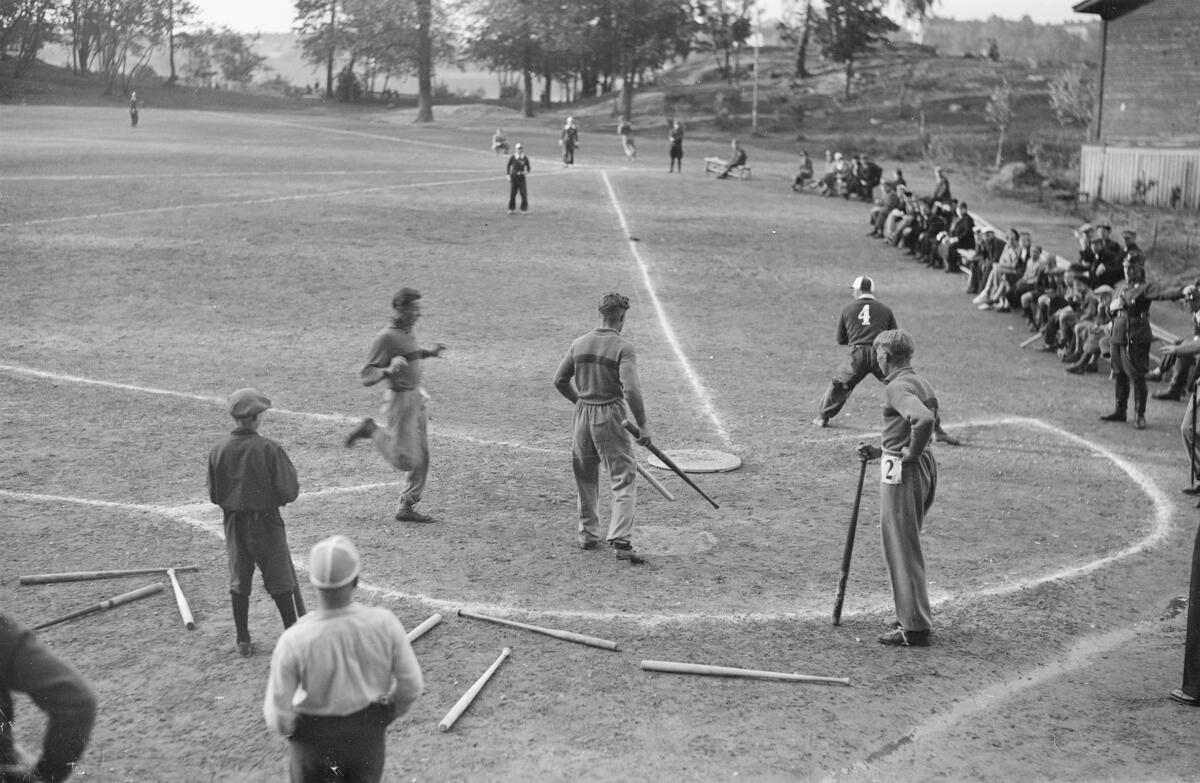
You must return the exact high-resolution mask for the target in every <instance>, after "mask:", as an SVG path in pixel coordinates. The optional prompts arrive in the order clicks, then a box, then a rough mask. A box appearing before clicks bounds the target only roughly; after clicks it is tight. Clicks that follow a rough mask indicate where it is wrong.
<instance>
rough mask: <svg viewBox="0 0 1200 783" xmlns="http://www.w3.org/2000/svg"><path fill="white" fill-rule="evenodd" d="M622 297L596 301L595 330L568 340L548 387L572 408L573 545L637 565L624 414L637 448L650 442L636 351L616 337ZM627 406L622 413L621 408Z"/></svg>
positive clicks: (633, 480)
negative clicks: (604, 483) (605, 519)
mask: <svg viewBox="0 0 1200 783" xmlns="http://www.w3.org/2000/svg"><path fill="white" fill-rule="evenodd" d="M628 310H629V297H627V296H623V295H621V294H618V293H607V294H605V295H604V296H603V297H601V298H600V306H599V311H600V326H599V327H598V328H596V329H593V330H592V331H590V332H588V333H587V334H584V335H582V336H580V337H578V338H576V339H575V341H574V342H572V343H571V347H570V348H568V349H567V354H566V356H564V357H563V359H562V361H561V362H559V365H558V369H557V370H556V371H555V373H554V387H555V388H556V389H558V391H559V394H561V395H562V396H564V397H566V398H567V399H568V400H570V401H571V402H572V403H573V404H574V405H575V418H574V422H573V424H572V434H571V467H572V469H573V471H574V473H575V487H576V489H577V490H578V492H579V527H578V530H577V536H578V538H577V541H578V543H579V547H580V548H581V549H584V550H593V549H599V548H600V543H601V541H602V540H606V541H607V542H608V545H609V546H611V547H612V548H613V549H614V550H616V555H617V560H621V561H625V562H628V563H629V564H630V565H640V564H641V563H644V562H645V559H644V558H643V557H642V556H641V555H639V554H638V553H637V552H636V551H634V549H633V545H632V543H631V542H630V538H631V537H632V536H633V516H634V511H635V509H636V508H637V457H636V456H635V455H634V453H633V440H632V439H631V437H630V435H629V432H628V430H626V429H625V427H624V426H623V425H622V422H623V421H624V420H625V419H626V418H628V416H629V415H630V413H631V414H632V416H633V422H634V424H636V425H637V428H638V431H639V436H638V438H637V442H638V443H640V444H642V445H643V446H644V445H646V444H647V443H649V442H650V425H649V424H648V423H647V420H646V406H645V405H644V404H643V402H642V389H641V383H640V381H639V379H638V371H637V353H636V351H635V350H634V347H633V343H631V342H629V340H627V339H625V338H624V337H622V336H621V330H622V329H623V328H624V326H625V313H626V312H627V311H628ZM627 404H628V406H629V408H628V411H629V412H628V413H627V412H626V407H625V406H626V405H627ZM601 464H603V465H604V466H605V468H607V469H608V476H609V483H610V486H611V487H612V514H611V518H610V521H609V525H608V533H607V535H606V536H605V538H604V539H601V538H600V465H601Z"/></svg>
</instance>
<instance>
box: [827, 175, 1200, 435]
mask: <svg viewBox="0 0 1200 783" xmlns="http://www.w3.org/2000/svg"><path fill="white" fill-rule="evenodd" d="M855 158H856V159H858V158H859V156H855ZM827 159H828V160H829V162H830V165H829V166H828V167H827V173H826V175H825V179H824V180H822V182H821V184H820V189H821V192H823V193H825V192H828V194H830V195H834V194H840V193H842V190H843V188H842V186H841V185H838V184H837V183H839V182H841V181H842V175H841V174H840V173H839V171H840V169H839V168H838V163H839V161H842V162H843V163H844V161H843V159H842V158H841V156H840V155H838V154H835V155H832V156H828V155H827ZM853 165H854V164H853V163H851V164H849V165H848V166H847V165H843V167H842V168H849V169H850V170H853ZM935 177H936V182H935V184H934V187H933V189H932V191H931V192H930V193H929V194H928V195H918V194H916V193H914V192H913V191H912V190H911V189H909V187H908V186H907V184H906V183H905V182H904V181H903V179H902V177H897V178H892V179H888V180H884V181H882V182H879V183H878V184H879V188H878V191H877V192H876V193H874V194H873V198H874V206H873V207H872V209H871V211H870V213H869V216H868V223H869V225H870V231H869V232H868V236H871V237H875V238H878V239H880V240H882V241H883V242H885V243H887V244H889V245H891V246H893V247H895V248H897V249H898V250H900V251H901V252H902V253H904V254H905V255H907V256H910V257H912V258H913V259H914V260H915V261H916V262H918V263H920V264H923V265H925V266H926V267H929V268H931V269H937V270H942V271H944V272H945V273H956V274H957V273H961V274H962V275H964V276H965V277H964V280H965V286H964V290H965V292H966V294H967V295H969V296H971V297H972V299H971V302H972V303H973V304H974V305H975V306H976V307H977V308H978V309H979V310H980V311H992V312H996V313H1010V312H1018V311H1019V312H1020V314H1021V316H1022V317H1023V319H1024V322H1025V325H1026V328H1027V329H1028V331H1029V333H1030V334H1031V337H1030V338H1029V339H1028V340H1027V341H1026V342H1025V343H1024V345H1025V346H1028V345H1033V344H1035V343H1036V345H1037V349H1038V350H1040V351H1044V352H1048V353H1055V354H1057V356H1058V358H1059V360H1060V361H1061V362H1062V363H1063V364H1065V365H1066V367H1065V368H1064V369H1065V370H1066V372H1068V373H1072V374H1086V373H1097V372H1099V371H1100V369H1101V367H1102V366H1103V365H1102V363H1103V362H1104V361H1105V360H1108V369H1109V371H1110V372H1111V375H1112V377H1113V379H1114V380H1115V382H1116V384H1115V385H1116V395H1117V400H1116V409H1115V410H1114V411H1113V413H1111V414H1109V415H1108V416H1106V417H1102V418H1104V419H1105V420H1107V421H1125V420H1126V419H1125V416H1126V414H1125V405H1126V404H1127V402H1128V397H1129V392H1130V390H1131V389H1132V391H1133V396H1134V405H1135V411H1134V422H1135V426H1136V427H1138V428H1139V429H1140V428H1142V427H1144V426H1145V423H1144V410H1145V396H1146V394H1145V381H1146V380H1151V381H1157V380H1166V381H1168V383H1167V385H1166V387H1165V388H1164V389H1163V390H1162V391H1160V392H1158V393H1156V394H1154V395H1153V396H1154V397H1155V398H1157V399H1165V400H1180V399H1183V398H1184V396H1185V394H1186V391H1187V390H1188V389H1190V388H1192V384H1193V383H1194V381H1195V378H1194V375H1195V373H1194V368H1195V367H1196V364H1197V361H1196V357H1195V356H1193V355H1191V354H1188V353H1186V352H1184V353H1180V352H1178V351H1177V350H1175V349H1174V348H1171V347H1168V348H1166V349H1165V350H1164V351H1163V358H1162V360H1161V361H1160V363H1159V365H1158V366H1157V367H1154V368H1153V369H1151V368H1150V367H1149V366H1148V345H1149V343H1150V341H1151V340H1153V339H1159V338H1160V337H1162V338H1167V337H1168V336H1166V335H1153V336H1147V335H1151V334H1152V327H1151V326H1150V323H1149V304H1150V302H1151V301H1152V300H1177V299H1184V300H1186V302H1187V303H1188V304H1189V305H1190V308H1191V311H1192V313H1193V321H1194V323H1195V324H1196V326H1195V339H1197V340H1200V290H1198V289H1197V286H1161V285H1157V284H1152V283H1147V282H1146V279H1145V264H1146V259H1145V256H1144V255H1143V253H1142V251H1141V249H1140V248H1139V247H1138V244H1137V235H1136V233H1135V232H1133V231H1124V232H1122V242H1120V243H1118V242H1117V241H1115V240H1114V239H1113V236H1112V227H1111V226H1109V225H1104V224H1097V225H1091V224H1084V225H1082V226H1080V227H1079V229H1077V230H1076V231H1075V240H1076V243H1077V245H1078V253H1077V255H1076V257H1075V258H1062V257H1060V256H1058V255H1056V254H1055V253H1053V252H1051V251H1049V250H1046V249H1045V248H1043V247H1042V246H1041V245H1038V244H1037V243H1036V242H1035V240H1034V237H1033V236H1032V234H1031V233H1030V232H1028V231H1022V230H1020V229H1018V228H1009V229H1008V230H1007V231H1005V232H1003V234H1002V235H1001V232H999V231H998V230H997V229H996V228H995V227H993V226H991V225H988V224H987V223H986V222H983V221H981V220H979V219H978V218H977V217H975V216H973V215H972V214H971V212H970V210H969V208H968V205H967V204H966V202H964V201H960V200H957V199H955V198H954V197H953V196H952V194H951V189H950V183H949V181H948V180H947V178H946V176H945V172H943V171H942V170H941V169H940V168H939V169H935ZM847 198H849V195H847ZM1198 285H1200V282H1198ZM1114 323H1115V324H1116V327H1117V333H1116V334H1115V335H1114V333H1113V329H1114ZM1188 337H1189V340H1191V339H1192V338H1193V336H1192V335H1189V336H1188ZM1143 342H1144V346H1143V348H1144V350H1141V351H1139V350H1135V348H1137V347H1138V346H1141V345H1142V343H1143ZM1168 342H1171V341H1170V340H1168ZM1023 347H1024V346H1023ZM1114 347H1115V350H1114ZM1143 353H1144V354H1145V356H1146V358H1142V354H1143ZM1129 356H1132V360H1131V359H1130V358H1129ZM1130 362H1132V364H1131V363H1130Z"/></svg>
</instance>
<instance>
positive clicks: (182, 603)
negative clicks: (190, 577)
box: [167, 568, 196, 631]
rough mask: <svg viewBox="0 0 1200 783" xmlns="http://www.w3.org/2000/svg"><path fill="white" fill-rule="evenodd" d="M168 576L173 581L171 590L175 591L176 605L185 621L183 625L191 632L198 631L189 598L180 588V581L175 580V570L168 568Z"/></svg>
mask: <svg viewBox="0 0 1200 783" xmlns="http://www.w3.org/2000/svg"><path fill="white" fill-rule="evenodd" d="M167 576H168V577H170V579H171V588H172V589H173V590H174V591H175V605H176V606H178V607H179V616H180V617H181V618H182V619H183V625H184V627H185V628H187V629H188V630H189V631H194V630H196V620H195V619H194V618H193V617H192V607H190V606H188V601H187V597H186V596H185V595H184V594H183V588H182V587H180V586H179V580H178V579H176V578H175V569H174V568H168V569H167Z"/></svg>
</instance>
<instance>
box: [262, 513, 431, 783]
mask: <svg viewBox="0 0 1200 783" xmlns="http://www.w3.org/2000/svg"><path fill="white" fill-rule="evenodd" d="M360 564H361V558H360V557H359V554H358V550H357V549H356V548H355V546H354V544H353V542H351V541H350V539H348V538H346V537H345V536H333V537H332V538H327V539H325V540H324V541H321V542H320V543H318V544H317V545H316V546H315V547H313V550H312V556H311V559H310V562H309V572H308V579H309V581H310V582H312V584H313V586H314V587H315V588H317V598H318V601H317V602H318V605H319V608H318V609H317V610H316V611H313V612H309V613H308V614H306V615H305V616H304V617H302V618H300V620H299V621H298V622H297V623H296V624H295V625H293V626H292V627H291V628H289V629H288V630H287V631H285V632H284V633H283V635H282V636H280V637H279V641H278V643H277V644H276V645H275V653H274V654H273V655H272V656H271V674H270V679H268V680H267V695H266V698H265V699H264V701H263V717H264V718H265V719H266V721H267V725H268V726H270V727H271V728H272V729H274V730H275V731H277V732H278V733H279V734H281V735H283V736H284V737H287V738H288V741H289V742H290V745H291V780H292V783H317V781H325V780H332V779H336V780H340V781H347V783H350V782H361V783H378V781H379V780H381V779H382V777H383V767H384V760H385V758H384V754H385V750H386V733H387V727H388V724H389V723H391V722H392V721H393V720H395V719H396V718H398V717H400V716H401V715H403V714H404V713H406V712H407V711H408V709H409V707H410V706H412V704H413V702H415V701H416V700H417V697H418V696H420V695H421V691H422V690H423V689H424V687H425V682H424V679H423V678H422V675H421V666H420V664H418V663H417V658H416V656H415V655H414V654H413V650H412V645H411V644H409V642H408V634H407V633H406V632H405V630H404V626H403V625H402V624H401V623H400V620H399V619H397V617H396V616H395V615H394V614H392V613H391V612H390V611H388V610H387V609H384V608H383V607H377V606H364V605H362V604H360V603H358V602H357V601H354V591H355V589H356V588H357V587H358V572H359V569H360ZM335 770H336V772H335ZM333 775H336V776H337V777H336V778H335V777H333Z"/></svg>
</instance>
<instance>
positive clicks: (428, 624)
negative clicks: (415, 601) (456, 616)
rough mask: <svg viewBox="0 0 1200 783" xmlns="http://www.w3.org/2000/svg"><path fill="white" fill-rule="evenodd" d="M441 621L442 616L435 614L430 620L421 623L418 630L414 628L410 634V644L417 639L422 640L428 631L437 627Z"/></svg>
mask: <svg viewBox="0 0 1200 783" xmlns="http://www.w3.org/2000/svg"><path fill="white" fill-rule="evenodd" d="M441 621H442V616H441V615H440V614H438V613H436V612H435V613H434V614H432V615H430V616H429V618H428V619H426V620H425V622H423V623H421V624H420V625H418V626H417V627H416V628H414V629H412V630H411V631H409V632H408V643H409V644H412V643H413V642H415V641H416V640H417V639H420V638H421V637H422V636H424V635H425V632H426V631H428V630H429V629H430V628H432V627H433V626H435V625H437V624H438V623H440V622H441Z"/></svg>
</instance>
